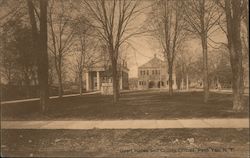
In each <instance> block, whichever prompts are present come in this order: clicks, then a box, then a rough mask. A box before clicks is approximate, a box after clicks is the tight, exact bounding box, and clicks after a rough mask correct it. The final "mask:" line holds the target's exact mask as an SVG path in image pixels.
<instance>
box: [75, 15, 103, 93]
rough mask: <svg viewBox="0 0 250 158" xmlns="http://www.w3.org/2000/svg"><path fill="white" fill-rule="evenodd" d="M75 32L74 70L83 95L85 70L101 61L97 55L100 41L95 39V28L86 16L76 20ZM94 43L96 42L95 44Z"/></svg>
mask: <svg viewBox="0 0 250 158" xmlns="http://www.w3.org/2000/svg"><path fill="white" fill-rule="evenodd" d="M73 28H74V30H75V31H74V34H75V37H76V42H75V48H76V50H75V51H74V52H75V53H74V56H75V61H76V65H74V71H75V73H76V75H77V76H78V77H77V78H78V82H79V93H80V95H82V88H83V80H82V78H83V72H84V70H87V69H88V68H89V67H90V66H92V65H93V64H95V63H97V62H99V58H98V56H97V54H98V53H97V52H98V50H97V49H96V48H98V44H99V42H98V41H97V40H95V39H93V36H92V32H93V30H94V28H93V27H92V26H91V24H90V23H89V21H88V19H87V18H85V17H79V18H77V20H76V21H75V24H74V26H73ZM93 43H96V44H95V45H93Z"/></svg>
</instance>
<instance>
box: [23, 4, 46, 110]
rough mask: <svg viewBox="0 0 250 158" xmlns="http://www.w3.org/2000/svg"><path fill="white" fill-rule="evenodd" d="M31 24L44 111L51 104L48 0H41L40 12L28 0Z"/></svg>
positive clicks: (41, 103)
mask: <svg viewBox="0 0 250 158" xmlns="http://www.w3.org/2000/svg"><path fill="white" fill-rule="evenodd" d="M27 5H28V10H29V17H30V24H31V28H32V39H33V50H34V52H35V53H37V68H38V69H37V74H38V82H39V89H40V105H41V106H42V112H45V111H46V110H47V105H48V104H49V86H48V51H47V48H48V36H47V5H48V1H47V0H40V1H39V10H40V12H39V13H40V14H38V11H37V8H36V7H35V4H34V2H33V1H32V0H27ZM38 25H40V26H39V28H40V30H38Z"/></svg>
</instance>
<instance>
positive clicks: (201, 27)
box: [182, 0, 221, 103]
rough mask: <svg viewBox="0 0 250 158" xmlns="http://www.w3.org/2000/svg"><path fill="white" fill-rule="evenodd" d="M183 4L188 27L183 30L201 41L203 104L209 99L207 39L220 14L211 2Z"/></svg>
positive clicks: (190, 0) (200, 0)
mask: <svg viewBox="0 0 250 158" xmlns="http://www.w3.org/2000/svg"><path fill="white" fill-rule="evenodd" d="M182 2H183V4H184V5H183V7H184V13H185V14H184V15H185V21H186V22H187V24H188V27H186V28H185V29H186V30H187V31H189V32H191V33H193V34H194V35H196V36H197V37H198V38H200V40H201V45H202V54H203V88H204V102H205V103H206V102H207V101H208V97H209V79H208V39H209V38H210V36H211V35H212V34H213V33H214V32H215V31H216V30H217V28H215V26H216V24H217V23H218V21H219V20H220V17H221V14H220V13H219V12H218V6H217V5H216V4H215V3H214V1H212V0H185V1H182Z"/></svg>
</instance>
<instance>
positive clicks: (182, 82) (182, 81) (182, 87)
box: [181, 77, 184, 90]
mask: <svg viewBox="0 0 250 158" xmlns="http://www.w3.org/2000/svg"><path fill="white" fill-rule="evenodd" d="M183 89H184V79H183V77H182V78H181V90H183Z"/></svg>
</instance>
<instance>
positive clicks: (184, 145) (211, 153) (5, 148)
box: [1, 129, 249, 158]
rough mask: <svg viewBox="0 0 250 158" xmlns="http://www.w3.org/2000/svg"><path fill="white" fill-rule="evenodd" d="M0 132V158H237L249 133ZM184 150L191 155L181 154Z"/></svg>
mask: <svg viewBox="0 0 250 158" xmlns="http://www.w3.org/2000/svg"><path fill="white" fill-rule="evenodd" d="M1 132H2V146H1V148H2V156H6V157H14V156H19V157H29V156H35V157H44V156H47V157H62V156H64V157H75V156H78V157H132V156H133V157H190V158H191V157H192V158H193V157H233V158H236V157H237V158H240V157H247V155H248V154H249V129H165V130H164V129H152V130H100V129H93V130H2V131H1ZM188 139H193V140H194V142H193V143H191V142H190V141H188ZM183 149H184V150H183ZM188 149H190V150H192V149H194V151H185V150H188ZM231 149H232V150H231ZM215 150H216V151H215Z"/></svg>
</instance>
